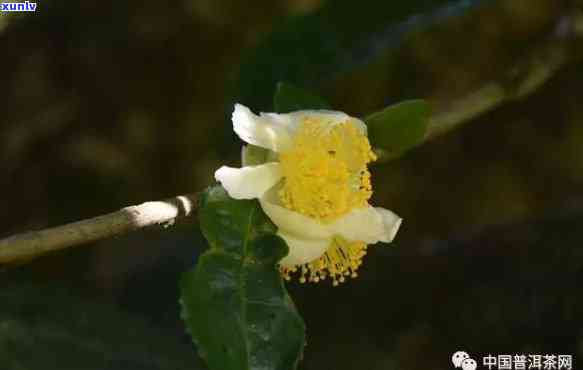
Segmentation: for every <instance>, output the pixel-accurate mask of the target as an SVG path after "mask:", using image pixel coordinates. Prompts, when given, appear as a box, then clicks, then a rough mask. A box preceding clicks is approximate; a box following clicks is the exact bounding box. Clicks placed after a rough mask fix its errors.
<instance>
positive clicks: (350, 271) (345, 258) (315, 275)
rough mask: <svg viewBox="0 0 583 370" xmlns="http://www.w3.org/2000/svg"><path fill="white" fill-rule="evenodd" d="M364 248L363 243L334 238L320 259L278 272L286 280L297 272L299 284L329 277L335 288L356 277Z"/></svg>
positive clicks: (284, 268) (363, 254)
mask: <svg viewBox="0 0 583 370" xmlns="http://www.w3.org/2000/svg"><path fill="white" fill-rule="evenodd" d="M366 248H367V245H366V244H365V243H364V242H349V241H347V240H346V239H344V238H342V237H341V236H336V237H334V238H333V239H332V242H331V243H330V246H329V247H328V250H327V251H326V253H324V254H323V255H322V256H321V257H320V258H318V259H316V260H314V261H312V262H309V263H306V264H304V265H301V266H294V267H281V266H280V270H281V273H282V275H283V277H284V279H286V280H290V279H291V274H292V273H294V272H297V271H298V270H299V272H300V282H301V283H305V282H306V281H309V282H314V283H317V282H319V281H320V280H324V279H325V278H326V277H327V276H330V278H331V279H332V284H333V285H334V286H336V285H338V283H343V282H344V281H345V280H346V277H348V276H350V277H353V278H355V277H356V276H357V274H356V270H358V268H359V267H360V265H361V264H362V258H363V257H364V256H365V255H366Z"/></svg>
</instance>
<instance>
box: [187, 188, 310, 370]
mask: <svg viewBox="0 0 583 370" xmlns="http://www.w3.org/2000/svg"><path fill="white" fill-rule="evenodd" d="M200 207H201V208H200V224H201V228H202V231H203V234H204V235H205V237H206V238H207V240H208V242H209V243H210V245H211V248H210V249H209V250H208V251H207V252H205V253H204V254H203V255H202V256H201V257H200V259H199V262H198V264H197V266H196V267H195V268H194V269H193V270H191V271H189V272H187V273H185V274H184V275H183V277H182V281H181V290H182V299H181V301H182V307H183V312H182V315H183V318H184V320H185V321H186V324H187V326H188V329H189V331H190V333H191V335H192V338H193V340H194V342H195V344H196V345H197V346H198V349H199V354H200V356H201V357H203V358H204V359H205V360H206V361H207V363H208V366H209V368H210V369H211V370H252V369H262V370H263V369H265V370H268V369H273V370H291V369H295V368H296V366H297V364H298V362H299V360H300V357H301V355H302V352H303V347H304V343H305V327H304V323H303V321H302V318H301V317H300V316H299V314H298V313H297V311H296V308H295V306H294V305H293V302H292V300H291V299H290V297H289V296H288V294H287V292H286V290H285V288H284V286H283V281H282V278H281V276H280V274H279V271H278V269H277V267H276V263H277V262H278V261H279V260H280V259H281V258H282V257H283V256H285V255H286V254H287V251H288V250H287V245H286V244H285V242H284V241H283V240H282V239H281V238H279V237H278V236H276V235H275V234H274V232H275V227H274V225H273V224H272V223H271V222H270V221H269V219H268V218H267V217H266V216H265V214H264V213H263V212H262V210H261V207H260V206H259V204H258V202H257V201H255V200H234V199H231V198H229V196H228V195H227V193H226V192H225V190H224V189H223V188H222V187H220V186H215V187H211V188H209V189H208V190H207V191H206V192H205V193H204V194H203V195H202V196H201V201H200Z"/></svg>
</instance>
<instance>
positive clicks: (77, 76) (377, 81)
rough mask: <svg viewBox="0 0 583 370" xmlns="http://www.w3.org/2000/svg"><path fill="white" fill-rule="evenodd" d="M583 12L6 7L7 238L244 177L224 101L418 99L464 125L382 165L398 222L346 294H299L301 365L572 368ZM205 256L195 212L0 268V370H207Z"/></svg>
mask: <svg viewBox="0 0 583 370" xmlns="http://www.w3.org/2000/svg"><path fill="white" fill-rule="evenodd" d="M582 16H583V4H582V3H581V2H580V1H578V0H572V1H569V0H564V1H563V0H482V1H477V0H465V1H463V0H457V1H453V0H450V1H445V0H409V1H406V2H402V1H381V0H361V1H358V2H353V1H344V0H335V1H323V0H279V1H267V0H253V1H234V0H182V1H179V2H169V3H163V2H160V1H150V0H145V1H113V0H111V1H110V0H105V1H80V2H79V1H53V2H44V1H43V2H38V10H37V12H36V13H24V14H10V15H8V14H7V13H0V50H1V57H0V71H2V72H1V77H0V81H1V82H2V83H1V84H0V91H1V94H0V107H1V108H2V109H1V110H0V132H1V133H2V134H1V135H0V163H1V168H2V174H1V175H0V193H1V194H2V199H3V206H2V209H3V212H2V213H0V221H1V222H0V237H3V236H8V235H11V234H13V233H17V232H23V231H27V230H30V229H39V228H44V227H49V226H54V225H58V224H62V223H65V222H70V221H74V220H79V219H82V218H87V217H91V216H95V215H99V214H102V213H106V212H110V211H113V210H116V209H118V208H121V207H123V206H126V205H130V204H136V203H141V202H143V201H146V200H153V199H161V198H165V197H168V196H173V195H176V194H182V193H190V192H193V191H197V190H200V189H203V188H204V187H206V186H208V185H209V184H211V183H212V181H213V171H214V170H215V169H216V168H217V167H218V166H220V165H221V164H224V163H228V164H231V165H237V164H238V162H239V158H238V155H239V153H240V146H241V143H240V141H239V140H238V139H237V138H236V136H235V135H234V134H233V132H232V130H231V126H230V122H229V117H230V112H231V110H232V106H233V103H234V102H242V103H245V104H247V105H249V106H251V107H252V108H253V109H254V110H256V111H259V110H263V111H269V110H271V109H272V96H273V92H274V90H275V87H276V83H277V82H278V81H287V82H290V83H293V84H295V85H297V86H300V87H303V88H307V89H310V90H312V91H314V92H316V93H318V94H320V95H321V96H323V97H324V98H325V99H326V100H328V101H329V102H331V103H332V105H333V106H334V107H335V108H337V109H339V110H342V111H346V112H348V113H350V114H352V115H356V116H364V115H366V114H368V113H371V112H374V111H376V110H379V109H382V108H383V107H384V106H386V105H389V104H391V103H394V102H398V101H400V100H404V99H408V98H425V99H428V100H429V101H430V102H431V103H432V106H433V114H434V115H435V117H441V118H443V117H446V118H447V120H449V121H451V120H453V121H455V122H463V125H462V124H460V125H457V126H456V127H455V128H453V127H447V128H446V129H443V130H442V127H444V126H443V125H440V123H442V121H439V120H437V119H436V120H435V122H433V123H434V126H432V131H431V135H432V139H431V140H429V141H428V142H427V143H425V144H424V145H422V146H420V147H418V148H415V149H414V150H412V151H410V152H409V153H407V154H406V155H405V156H404V157H402V158H399V159H398V160H395V161H391V162H388V163H381V164H378V165H376V166H375V167H374V168H373V171H374V172H373V181H374V189H375V194H374V202H375V204H377V205H380V206H383V207H387V208H390V209H392V210H394V211H395V212H397V213H398V214H400V215H401V216H402V217H403V218H404V219H405V221H404V224H403V227H402V229H401V231H400V232H399V235H398V237H397V240H396V241H395V242H394V243H393V244H392V245H390V246H380V247H377V248H372V249H371V251H370V253H369V255H368V256H367V259H366V261H365V265H364V267H363V268H362V271H361V273H360V276H359V278H358V279H356V280H354V281H349V282H348V283H346V284H344V285H342V286H340V287H337V288H332V287H331V286H330V284H326V283H323V284H322V283H320V284H317V285H301V284H299V283H290V284H289V285H288V287H289V290H290V293H291V295H292V297H293V299H294V300H295V302H296V304H297V306H298V309H299V311H300V312H301V313H302V315H303V316H304V319H305V321H306V325H307V329H308V332H307V334H308V345H307V347H306V352H305V358H304V360H303V362H302V363H301V365H300V369H338V370H344V369H346V370H348V369H370V370H377V369H378V370H380V369H405V370H415V369H450V368H452V366H451V363H450V356H451V354H452V353H453V352H455V351H457V350H465V351H468V352H469V353H470V354H471V355H472V357H474V358H478V359H479V360H480V359H481V357H480V356H482V355H483V354H487V353H493V354H514V353H524V354H546V353H554V354H571V355H573V356H574V358H575V360H574V361H575V365H574V367H573V368H579V367H577V366H578V363H579V362H580V361H583V331H582V329H583V293H582V292H581V290H580V284H579V283H580V282H581V281H582V279H583V249H581V245H582V244H583V190H582V189H583V187H582V186H583V109H582V106H581V101H583V90H582V88H583V72H582V71H583V68H582V67H583V61H582V59H581V57H582V56H583V53H582V50H583V43H582V40H581V37H582V35H583V22H582V21H581V19H582ZM533 71H535V72H533ZM533 73H535V76H534V77H533V76H532V74H533ZM525 81H526V82H525ZM532 81H535V82H537V83H531V82H532ZM524 92H527V93H528V94H526V93H524ZM493 100H495V101H497V102H498V103H497V104H495V105H492V107H491V109H488V110H487V111H484V112H482V113H481V114H472V113H471V112H479V111H482V110H485V109H481V108H480V107H481V106H482V105H483V104H486V103H488V104H489V102H491V101H493ZM468 112H470V114H468ZM204 247H205V242H204V240H203V238H202V236H201V235H200V232H199V230H198V226H197V221H196V219H195V218H193V219H191V220H185V221H182V222H180V223H179V224H178V225H176V226H174V227H171V228H168V229H162V228H160V229H151V230H146V231H143V232H142V231H140V232H136V233H133V234H130V235H127V236H123V237H118V238H114V239H111V240H105V241H102V242H99V243H94V244H92V245H87V246H83V247H79V248H76V249H72V250H68V251H63V252H59V253H54V254H52V255H50V256H47V257H44V258H41V259H38V260H35V261H33V262H32V263H25V264H22V265H10V266H4V267H0V369H7V370H16V369H19V370H20V369H30V370H36V369H41V368H42V369H59V370H61V369H204V368H205V367H204V364H202V363H201V362H200V361H199V360H198V359H197V356H196V351H195V349H194V348H193V347H192V345H191V344H190V339H189V337H188V335H187V334H186V333H185V330H184V326H183V324H182V323H181V321H180V318H179V306H178V288H177V279H178V277H179V276H180V274H181V273H182V272H183V271H186V270H188V269H189V268H191V267H192V266H193V265H194V263H195V262H196V258H197V255H198V254H199V253H200V252H201V251H202V250H203V249H204ZM479 368H480V367H479Z"/></svg>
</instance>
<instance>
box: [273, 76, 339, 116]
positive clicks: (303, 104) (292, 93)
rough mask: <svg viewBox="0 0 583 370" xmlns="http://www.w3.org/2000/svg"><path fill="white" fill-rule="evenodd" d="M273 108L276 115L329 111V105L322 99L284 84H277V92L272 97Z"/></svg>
mask: <svg viewBox="0 0 583 370" xmlns="http://www.w3.org/2000/svg"><path fill="white" fill-rule="evenodd" d="M273 107H274V109H275V111H276V112H277V113H288V112H293V111H296V110H303V109H330V105H329V104H328V103H326V102H325V101H324V99H322V98H320V97H319V96H317V95H314V94H312V93H311V92H309V91H307V90H304V89H300V88H299V87H296V86H293V85H290V84H288V83H285V82H280V83H278V84H277V90H276V91H275V95H274V96H273Z"/></svg>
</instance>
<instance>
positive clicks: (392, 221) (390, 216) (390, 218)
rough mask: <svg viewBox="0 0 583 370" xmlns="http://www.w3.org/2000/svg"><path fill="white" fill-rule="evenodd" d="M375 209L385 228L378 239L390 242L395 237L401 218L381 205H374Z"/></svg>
mask: <svg viewBox="0 0 583 370" xmlns="http://www.w3.org/2000/svg"><path fill="white" fill-rule="evenodd" d="M375 209H376V210H377V212H378V213H380V215H381V216H382V217H383V225H384V229H385V233H384V236H383V238H382V239H379V241H381V242H385V243H390V242H392V241H393V239H395V235H397V231H399V227H401V222H403V219H402V218H401V217H399V216H398V215H396V214H395V213H393V212H391V211H389V210H388V209H385V208H381V207H376V208H375Z"/></svg>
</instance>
